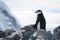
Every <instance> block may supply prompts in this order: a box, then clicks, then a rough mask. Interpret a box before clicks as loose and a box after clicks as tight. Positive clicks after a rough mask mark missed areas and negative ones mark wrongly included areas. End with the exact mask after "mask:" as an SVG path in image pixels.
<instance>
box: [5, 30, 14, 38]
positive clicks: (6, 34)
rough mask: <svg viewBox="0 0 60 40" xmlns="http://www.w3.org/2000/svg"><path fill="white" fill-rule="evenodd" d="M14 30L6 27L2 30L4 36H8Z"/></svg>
mask: <svg viewBox="0 0 60 40" xmlns="http://www.w3.org/2000/svg"><path fill="white" fill-rule="evenodd" d="M13 32H15V30H13V29H7V30H5V31H4V37H7V36H10V35H11V34H12V33H13Z"/></svg>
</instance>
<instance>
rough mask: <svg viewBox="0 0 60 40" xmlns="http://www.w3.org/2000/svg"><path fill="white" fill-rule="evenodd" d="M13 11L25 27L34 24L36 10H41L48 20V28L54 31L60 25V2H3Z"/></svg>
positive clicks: (25, 0) (55, 0) (20, 0)
mask: <svg viewBox="0 0 60 40" xmlns="http://www.w3.org/2000/svg"><path fill="white" fill-rule="evenodd" d="M1 1H3V2H4V3H5V4H6V5H7V6H8V7H9V8H10V10H11V11H12V13H13V15H14V16H15V17H16V18H17V20H18V21H19V23H20V24H21V25H22V27H23V26H25V25H30V24H34V23H35V21H36V17H37V15H36V13H34V12H35V11H36V10H38V9H40V10H42V11H43V14H44V16H45V19H46V22H47V24H46V26H47V27H46V28H47V29H48V30H53V29H54V28H55V27H57V26H59V25H60V0H1Z"/></svg>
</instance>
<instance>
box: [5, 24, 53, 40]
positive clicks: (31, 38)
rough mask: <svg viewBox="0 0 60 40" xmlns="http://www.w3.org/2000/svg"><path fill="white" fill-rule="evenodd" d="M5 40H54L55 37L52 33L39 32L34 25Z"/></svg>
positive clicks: (41, 30)
mask: <svg viewBox="0 0 60 40" xmlns="http://www.w3.org/2000/svg"><path fill="white" fill-rule="evenodd" d="M4 40H53V35H52V33H51V32H50V31H49V32H47V31H44V30H43V29H40V30H37V29H34V28H33V26H32V25H29V26H25V27H24V28H21V29H19V30H17V31H16V32H14V33H13V34H12V35H11V36H8V37H6V38H4Z"/></svg>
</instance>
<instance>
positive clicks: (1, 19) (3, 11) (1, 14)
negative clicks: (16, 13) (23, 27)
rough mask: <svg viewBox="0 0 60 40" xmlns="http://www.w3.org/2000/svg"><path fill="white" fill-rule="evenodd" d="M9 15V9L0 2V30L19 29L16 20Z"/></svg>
mask: <svg viewBox="0 0 60 40" xmlns="http://www.w3.org/2000/svg"><path fill="white" fill-rule="evenodd" d="M11 14H12V13H11V11H10V10H9V8H8V7H7V6H6V5H5V4H4V3H3V2H1V1H0V30H3V31H5V30H6V29H14V30H16V29H18V28H20V26H19V25H18V23H17V21H16V19H15V18H14V17H13V16H12V15H11Z"/></svg>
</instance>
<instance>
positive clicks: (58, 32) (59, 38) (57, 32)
mask: <svg viewBox="0 0 60 40" xmlns="http://www.w3.org/2000/svg"><path fill="white" fill-rule="evenodd" d="M54 40H60V26H58V27H57V28H55V29H54Z"/></svg>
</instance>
